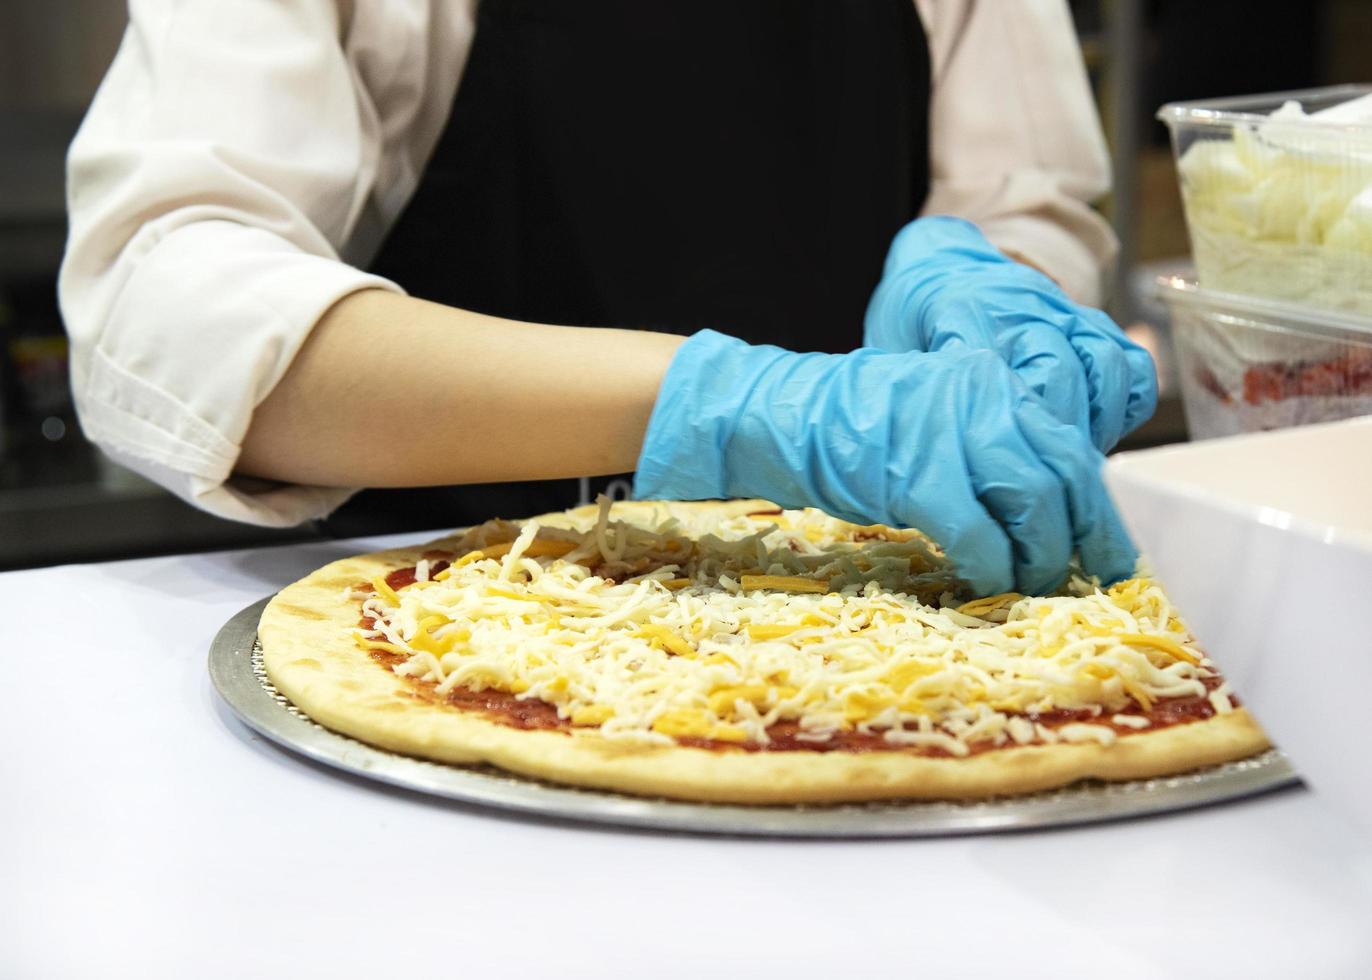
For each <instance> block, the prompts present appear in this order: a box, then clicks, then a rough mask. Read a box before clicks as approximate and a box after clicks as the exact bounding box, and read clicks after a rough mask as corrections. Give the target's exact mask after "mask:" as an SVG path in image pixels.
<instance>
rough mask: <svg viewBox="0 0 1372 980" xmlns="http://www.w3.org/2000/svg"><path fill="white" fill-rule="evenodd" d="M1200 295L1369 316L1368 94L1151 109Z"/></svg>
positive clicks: (1371, 200)
mask: <svg viewBox="0 0 1372 980" xmlns="http://www.w3.org/2000/svg"><path fill="white" fill-rule="evenodd" d="M1158 118H1159V119H1161V120H1162V121H1163V122H1165V123H1167V125H1168V126H1169V127H1170V128H1171V131H1172V145H1173V149H1174V150H1175V152H1176V158H1177V170H1178V173H1179V175H1180V179H1181V190H1182V202H1183V204H1184V206H1185V209H1186V223H1187V228H1188V230H1189V232H1190V236H1191V246H1192V252H1193V254H1194V255H1195V260H1196V269H1197V274H1198V276H1199V281H1200V284H1201V285H1202V286H1204V287H1205V288H1207V289H1218V290H1222V291H1224V292H1230V293H1241V294H1245V295H1251V296H1264V297H1268V298H1271V299H1279V300H1284V301H1287V302H1294V303H1302V304H1308V305H1312V306H1317V307H1320V308H1323V309H1334V310H1345V311H1349V312H1355V313H1360V314H1363V315H1372V86H1369V85H1341V86H1337V87H1333V88H1323V89H1310V90H1307V91H1302V92H1279V93H1274V94H1271V95H1255V96H1246V97H1243V98H1234V99H1218V100H1212V101H1205V102H1174V103H1171V104H1169V105H1165V106H1163V107H1162V109H1160V110H1159V111H1158Z"/></svg>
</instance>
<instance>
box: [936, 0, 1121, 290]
mask: <svg viewBox="0 0 1372 980" xmlns="http://www.w3.org/2000/svg"><path fill="white" fill-rule="evenodd" d="M916 4H917V7H918V9H919V12H920V15H921V20H922V22H923V24H924V27H925V33H926V34H927V35H928V38H929V48H930V54H931V61H932V63H933V94H932V101H931V104H930V123H929V139H930V176H931V184H930V192H929V197H928V199H927V200H926V202H925V205H924V213H925V214H953V215H958V216H959V217H963V218H967V219H968V220H970V221H973V222H975V223H976V224H978V225H979V226H980V227H981V229H982V231H983V232H985V234H986V237H987V238H989V239H990V240H991V242H992V243H994V244H995V245H996V246H997V247H998V248H1001V249H1003V250H1006V251H1009V252H1014V253H1018V254H1019V255H1021V256H1023V257H1024V258H1026V259H1028V260H1029V261H1030V262H1032V263H1033V264H1035V265H1037V266H1038V267H1040V268H1041V269H1043V270H1044V271H1045V272H1047V273H1048V274H1049V275H1051V276H1052V277H1053V278H1054V279H1056V280H1057V281H1058V282H1059V283H1061V284H1062V286H1063V288H1064V289H1065V290H1066V291H1067V292H1068V293H1069V294H1070V295H1071V296H1073V297H1074V298H1075V299H1077V300H1079V301H1081V302H1085V303H1090V304H1097V303H1099V302H1100V299H1101V287H1102V279H1103V273H1104V270H1105V267H1106V266H1108V265H1109V263H1110V262H1111V261H1112V260H1113V258H1114V255H1115V252H1116V250H1117V243H1116V241H1115V237H1114V234H1113V232H1111V230H1110V227H1109V225H1108V224H1107V223H1106V222H1105V220H1104V219H1103V218H1101V216H1100V215H1099V214H1097V213H1096V212H1095V211H1093V210H1092V209H1091V208H1090V206H1089V203H1090V202H1091V201H1093V200H1095V199H1096V198H1098V197H1100V196H1101V195H1102V194H1104V193H1105V192H1106V191H1107V190H1109V187H1110V161H1109V157H1108V155H1107V153H1106V149H1105V140H1104V138H1103V136H1102V134H1101V130H1100V122H1099V119H1098V118H1097V115H1096V110H1095V105H1094V104H1093V102H1092V98H1091V91H1090V87H1089V85H1088V83H1087V79H1086V71H1085V67H1084V66H1083V64H1082V59H1081V51H1080V48H1079V47H1078V45H1077V42H1076V35H1075V33H1074V31H1073V28H1072V19H1071V15H1070V12H1069V11H1068V9H1067V5H1066V3H1065V2H1064V0H1011V2H1004V0H916Z"/></svg>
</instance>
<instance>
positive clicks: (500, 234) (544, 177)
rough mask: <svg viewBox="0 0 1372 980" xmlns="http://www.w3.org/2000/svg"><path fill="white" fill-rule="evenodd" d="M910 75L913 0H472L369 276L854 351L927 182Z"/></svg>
mask: <svg viewBox="0 0 1372 980" xmlns="http://www.w3.org/2000/svg"><path fill="white" fill-rule="evenodd" d="M929 86H930V81H929V60H928V49H927V43H926V40H925V36H924V31H923V29H922V27H921V25H920V22H919V18H918V16H917V15H916V13H915V10H914V3H913V0H646V2H645V0H576V2H567V0H481V3H480V4H479V6H478V11H477V29H476V35H475V40H474V42H473V46H472V50H471V55H470V59H469V61H468V64H467V69H466V73H465V75H464V77H463V79H462V83H461V85H460V87H459V91H458V95H457V98H456V99H455V101H454V104H453V107H452V111H451V114H450V116H449V119H448V123H447V126H446V127H445V129H444V131H443V133H442V135H441V136H440V138H439V140H438V143H437V146H436V148H435V150H434V153H433V157H432V159H431V160H430V161H429V164H428V166H427V168H426V169H425V171H424V174H423V177H422V179H421V180H420V182H419V186H418V188H417V189H416V191H415V193H414V196H413V197H412V198H411V200H410V202H409V204H408V206H407V207H406V209H405V211H404V212H403V213H402V215H401V216H400V218H399V220H398V221H397V222H396V225H395V227H394V228H393V229H392V230H391V232H390V234H389V236H388V237H387V239H386V241H385V243H384V244H383V246H382V248H381V250H380V252H379V254H378V255H377V257H376V259H375V261H374V263H373V264H372V271H374V272H376V273H377V274H379V275H382V276H385V277H387V278H389V279H391V280H393V281H395V282H397V283H399V284H400V285H401V286H402V287H404V288H405V289H406V290H408V291H409V292H410V294H411V295H414V296H418V297H421V298H423V299H427V300H432V301H434V302H438V303H444V304H447V305H450V306H456V307H461V308H463V309H468V310H475V311H478V312H481V313H489V314H493V315H495V316H501V317H508V318H512V319H517V320H530V321H535V322H540V323H554V324H561V325H585V326H600V327H627V328H635V329H645V330H659V331H665V332H670V333H678V334H689V333H693V332H695V331H696V330H699V329H701V328H704V327H710V328H712V329H715V330H719V331H721V332H723V333H727V334H732V335H734V336H737V337H741V338H743V339H744V340H747V341H750V342H752V343H769V344H778V345H780V346H783V347H787V348H790V349H792V350H802V351H831V352H842V351H848V350H852V349H853V348H855V347H857V346H859V345H860V344H861V342H862V317H863V312H864V310H865V309H866V305H867V300H868V297H869V296H870V295H871V292H872V289H873V287H875V285H876V283H877V280H878V279H879V278H880V275H881V265H882V261H883V259H884V257H885V253H886V249H887V246H888V245H889V243H890V240H891V238H892V236H893V235H894V234H895V233H896V231H898V230H899V229H900V227H901V226H902V225H904V224H905V223H906V222H908V221H910V220H911V219H912V218H914V217H915V216H916V215H917V214H918V213H919V210H920V207H921V205H922V204H923V201H924V197H925V195H926V193H927V190H928V183H929V174H928V166H929V165H928V111H929ZM451 451H453V452H455V453H456V452H461V447H460V446H454V447H451ZM512 451H517V448H514V449H512ZM607 486H608V488H609V489H610V490H611V492H612V495H614V496H618V497H624V496H627V491H628V486H629V483H628V478H627V477H620V478H618V480H617V481H616V478H612V477H601V478H598V479H593V480H580V481H578V480H551V481H541V482H535V483H514V484H479V485H471V486H464V487H439V488H428V489H415V490H369V491H364V492H363V493H361V494H359V495H358V496H357V497H356V498H354V499H353V500H352V501H350V502H349V503H348V504H345V505H344V506H343V507H342V508H340V510H339V511H338V512H336V513H335V515H334V516H333V517H331V518H330V519H329V520H328V521H326V522H325V528H326V530H327V531H328V532H329V533H333V534H337V535H340V536H342V535H354V534H363V533H377V532H382V531H400V530H413V529H419V528H438V527H458V526H462V525H464V524H471V523H478V522H480V521H483V520H486V519H487V518H490V517H494V516H504V517H524V516H528V515H531V514H537V513H543V512H546V511H554V510H562V509H564V508H566V507H571V506H574V505H576V504H577V503H581V502H587V501H589V500H591V499H594V496H595V494H596V493H597V492H600V491H603V490H605V489H606V488H607Z"/></svg>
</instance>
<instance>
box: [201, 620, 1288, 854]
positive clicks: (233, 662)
mask: <svg viewBox="0 0 1372 980" xmlns="http://www.w3.org/2000/svg"><path fill="white" fill-rule="evenodd" d="M267 602H268V600H267V599H263V600H261V601H260V602H255V603H253V604H252V605H251V606H249V607H248V608H246V609H244V610H243V611H242V612H240V613H238V614H237V615H236V616H234V617H233V618H232V619H230V620H229V621H228V622H227V623H226V624H225V625H224V627H223V628H222V629H221V630H220V631H219V635H218V636H216V637H215V640H214V643H213V644H212V645H211V647H210V661H209V668H210V677H211V678H212V679H213V681H214V685H215V687H216V688H217V689H218V691H219V693H220V695H221V696H222V697H223V698H224V700H225V701H226V702H227V703H228V705H229V707H231V708H232V709H233V710H234V712H235V713H237V715H238V717H239V718H241V719H242V720H243V722H244V723H245V724H247V725H248V726H249V727H250V728H253V729H255V730H256V731H258V732H260V733H261V734H262V735H264V736H266V737H267V738H269V739H271V740H272V741H274V742H276V743H278V744H279V745H282V746H285V747H286V748H288V749H291V750H292V751H295V752H298V753H300V754H301V755H304V756H306V757H308V758H310V759H314V760H315V761H317V762H322V763H325V764H327V765H330V766H335V767H337V768H339V769H343V770H346V771H348V772H351V773H355V774H357V775H361V776H366V777H368V778H369V779H376V780H379V781H381V782H384V783H390V784H392V785H395V786H401V787H404V788H406V789H410V790H417V791H419V792H423V793H431V794H433V795H435V796H443V797H447V798H449V799H453V800H460V801H463V802H465V803H472V804H477V805H480V806H486V807H493V808H497V809H502V810H512V811H516V812H520V813H525V814H531V815H534V816H539V817H544V818H549V819H560V820H574V821H583V822H592V823H601V824H617V825H621V826H627V827H639V828H651V829H657V830H672V831H685V832H689V833H696V834H731V835H745V836H763V837H942V836H948V835H954V834H982V833H993V832H997V831H1011V830H1031V829H1040V828H1047V827H1062V826H1070V825H1073V824H1085V823H1098V822H1102V821H1108V820H1119V819H1123V818H1127V817H1138V816H1145V815H1148V814H1155V813H1166V812H1170V811H1175V810H1185V809H1190V808H1192V807H1198V806H1205V805H1208V804H1212V803H1220V802H1225V801H1230V800H1237V799H1242V798H1244V797H1249V796H1254V795H1257V794H1259V793H1266V792H1270V791H1272V790H1275V789H1279V788H1281V787H1285V786H1294V785H1296V784H1298V783H1299V781H1300V780H1299V777H1298V776H1297V775H1296V772H1295V770H1293V769H1292V768H1291V765H1290V763H1288V762H1287V761H1286V759H1285V758H1284V757H1283V756H1282V755H1281V754H1280V753H1279V752H1277V751H1275V750H1273V751H1269V752H1266V753H1264V754H1262V755H1260V756H1256V757H1254V758H1252V759H1246V760H1244V761H1242V762H1234V763H1229V764H1227V765H1223V766H1215V767H1213V768H1210V769H1204V770H1201V771H1199V772H1194V773H1188V774H1186V775H1182V776H1172V777H1167V778H1162V779H1147V780H1139V781H1136V782H1130V783H1096V782H1090V783H1078V784H1076V785H1074V786H1069V787H1066V788H1064V789H1060V790H1053V791H1050V792H1046V793H1035V794H1032V795H1029V796H1019V797H1012V798H1005V799H994V800H981V801H974V802H966V803H960V802H942V801H940V802H888V803H871V804H861V805H852V804H844V805H840V806H732V805H730V806H725V805H720V804H704V803H682V802H677V801H672V800H660V799H643V798H639V797H632V796H622V795H619V794H615V793H606V792H601V791H597V790H583V789H575V788H572V787H566V786H557V785H553V784H551V783H544V782H539V781H537V780H532V779H525V778H523V777H519V776H512V775H509V774H506V773H503V772H500V771H499V770H495V769H491V768H486V767H464V766H450V765H444V764H441V763H434V762H425V761H422V760H420V759H411V758H409V757H407V756H401V755H396V754H395V753H392V752H386V751H383V750H381V749H375V748H372V747H371V746H369V745H365V744H363V743H362V742H358V741H356V740H355V739H352V738H348V737H346V736H343V735H339V734H337V733H335V732H331V731H329V730H328V729H326V728H323V727H321V726H320V725H317V724H315V723H314V722H313V721H311V720H310V719H309V718H308V717H307V716H306V715H305V714H304V713H303V712H302V711H300V710H299V709H298V708H296V707H295V706H294V705H293V704H291V703H290V701H289V700H288V699H287V698H286V697H285V695H283V694H281V693H280V692H278V691H277V690H276V688H275V687H273V686H272V684H271V681H270V680H269V679H268V678H267V675H266V671H265V670H264V668H263V666H262V658H261V648H260V647H259V646H258V644H257V622H258V620H259V619H260V618H261V615H262V610H263V608H264V607H265V606H266V604H267Z"/></svg>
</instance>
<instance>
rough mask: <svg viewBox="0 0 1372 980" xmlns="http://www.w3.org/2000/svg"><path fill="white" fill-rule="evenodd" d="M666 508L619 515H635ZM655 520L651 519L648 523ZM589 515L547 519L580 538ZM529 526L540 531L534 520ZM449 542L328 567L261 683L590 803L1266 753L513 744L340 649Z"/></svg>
mask: <svg viewBox="0 0 1372 980" xmlns="http://www.w3.org/2000/svg"><path fill="white" fill-rule="evenodd" d="M663 506H665V505H663V504H660V503H654V504H646V503H645V504H617V505H616V508H617V510H618V509H619V508H625V509H630V510H636V511H638V512H639V513H644V512H646V511H647V510H648V509H649V508H661V507H663ZM767 506H769V505H768V504H766V502H764V501H742V502H740V501H730V502H728V503H727V504H695V505H689V506H686V505H681V504H672V505H671V509H672V512H673V513H677V514H680V515H682V516H683V517H696V518H698V517H702V516H705V517H708V516H711V515H712V516H715V517H725V516H734V515H737V514H740V513H747V512H749V511H750V510H758V509H761V508H764V507H767ZM659 512H660V511H659ZM594 513H595V509H594V508H581V509H579V510H577V511H569V512H567V513H566V514H562V515H550V517H549V519H548V520H547V521H546V523H564V524H576V525H578V526H581V527H584V526H585V523H586V521H588V520H592V519H593V518H594ZM540 520H543V519H542V518H540ZM458 540H459V536H451V537H447V538H441V539H439V540H437V541H434V542H430V543H427V544H422V545H417V546H412V547H406V548H397V549H392V550H389V551H382V552H377V553H374V554H370V555H362V556H358V557H355V558H347V559H343V560H341V561H336V562H333V563H332V564H329V565H326V566H325V567H323V568H321V569H319V570H318V571H316V572H314V573H313V574H311V575H309V576H307V577H306V578H304V579H302V580H301V581H299V582H296V583H295V584H293V585H290V586H287V587H286V588H285V589H283V590H282V591H281V592H280V593H278V594H277V596H276V597H275V598H274V599H273V600H272V601H271V603H269V604H268V606H267V608H266V610H265V611H264V612H263V614H262V620H261V623H260V626H259V630H258V632H259V636H260V638H261V642H262V647H263V660H264V665H265V667H266V670H267V674H268V676H269V677H270V678H271V680H272V682H273V683H274V684H275V685H276V686H277V688H278V689H279V690H280V691H281V692H282V693H283V694H285V695H286V696H287V697H288V698H290V699H291V701H292V702H294V703H295V704H296V705H297V706H298V707H299V708H300V709H301V710H302V711H304V712H305V713H306V714H307V715H309V716H310V717H311V718H313V719H314V720H315V721H317V722H319V723H320V724H321V725H324V726H325V727H327V728H331V729H333V730H335V731H338V732H341V733H343V734H345V735H350V736H352V737H354V738H357V739H359V740H361V741H363V742H367V743H369V744H372V745H376V746H379V747H381V748H384V749H389V750H391V751H394V752H399V753H402V754H405V755H412V756H418V757H421V758H426V759H434V760H437V761H440V762H448V763H458V764H471V763H488V764H491V765H494V766H498V767H499V768H502V769H505V770H508V771H510V772H515V773H519V774H522V775H526V776H534V777H538V778H542V779H548V780H553V781H556V782H561V783H570V784H574V785H578V786H585V787H591V788H596V789H605V790H615V791H619V792H626V793H637V794H644V795H651V796H662V797H670V798H675V799H685V800H701V801H708V802H718V803H761V804H768V803H770V804H783V803H840V802H853V801H863V800H881V799H964V798H975V797H986V796H999V795H1011V794H1017V793H1028V792H1033V791H1037V790H1044V789H1050V788H1053V787H1056V786H1063V785H1066V784H1068V783H1071V782H1075V781H1077V780H1079V779H1086V778H1096V779H1107V780H1128V779H1142V778H1148V777H1152V776H1161V775H1171V774H1175V773H1179V772H1185V771H1187V770H1190V769H1197V768H1201V767H1204V766H1211V765H1217V764H1219V763H1223V762H1229V761H1233V760H1235V759H1242V758H1245V757H1247V756H1250V755H1253V754H1254V753H1256V752H1259V751H1261V750H1263V749H1265V748H1267V747H1268V745H1269V743H1268V740H1267V737H1266V735H1265V734H1264V733H1263V731H1262V729H1261V728H1260V727H1259V726H1258V724H1257V723H1256V722H1255V721H1254V720H1253V718H1252V717H1251V716H1250V715H1249V713H1248V712H1247V711H1246V710H1244V709H1242V708H1239V709H1236V710H1234V711H1233V712H1230V713H1227V714H1222V715H1215V716H1213V717H1211V718H1208V719H1205V720H1203V721H1198V722H1190V723H1184V724H1179V725H1173V726H1170V727H1167V728H1162V729H1158V730H1155V731H1145V732H1139V733H1137V734H1125V735H1121V736H1120V737H1119V738H1118V740H1117V741H1116V742H1115V744H1113V745H1110V746H1102V745H1098V744H1094V743H1092V744H1064V743H1058V744H1053V745H1029V746H1017V747H1013V748H1002V749H993V750H989V751H986V752H982V753H979V754H977V755H973V756H970V757H967V758H934V757H929V756H921V755H917V754H915V753H913V752H909V751H900V750H892V751H875V752H844V751H828V752H820V751H816V752H806V751H774V752H768V751H752V752H750V751H747V750H744V749H737V748H723V749H717V750H716V749H701V748H692V747H686V746H663V745H644V744H637V743H625V742H623V741H619V740H614V739H607V738H603V737H600V736H599V735H598V734H596V733H595V732H594V731H576V732H575V733H574V734H569V733H567V732H564V731H549V730H525V729H519V728H515V727H512V726H510V725H506V724H502V723H499V722H496V721H492V720H489V719H488V718H486V717H484V716H482V715H480V714H478V713H474V712H470V711H464V710H462V709H459V708H456V707H454V706H452V705H449V704H447V703H444V702H436V701H433V700H429V699H426V698H424V697H423V696H422V695H420V694H418V693H416V692H415V691H414V690H413V688H412V687H411V686H410V684H409V683H408V682H407V681H406V680H405V679H403V678H401V677H399V676H397V675H396V674H394V673H393V672H391V671H388V670H385V669H383V668H382V667H380V666H379V665H378V664H377V663H376V662H375V661H374V660H372V658H371V657H370V656H369V655H368V654H367V653H366V652H365V651H363V650H361V649H359V648H358V647H357V646H356V645H355V644H354V643H353V641H352V637H351V633H352V630H353V629H354V628H355V627H356V625H357V619H358V612H357V607H356V605H355V604H354V603H352V602H347V601H343V600H342V599H341V598H340V597H341V595H342V593H343V592H344V590H346V589H347V588H348V587H349V586H351V585H354V584H356V583H357V582H359V581H364V580H368V579H371V578H372V577H373V576H375V575H378V574H385V573H387V572H389V571H392V570H394V569H396V568H404V567H407V566H411V565H414V564H415V563H416V562H417V561H418V560H419V559H420V558H421V557H423V555H424V553H425V552H426V551H430V550H433V549H439V550H449V551H452V550H455V549H456V548H457V542H458Z"/></svg>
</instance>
